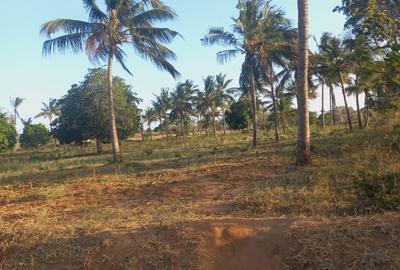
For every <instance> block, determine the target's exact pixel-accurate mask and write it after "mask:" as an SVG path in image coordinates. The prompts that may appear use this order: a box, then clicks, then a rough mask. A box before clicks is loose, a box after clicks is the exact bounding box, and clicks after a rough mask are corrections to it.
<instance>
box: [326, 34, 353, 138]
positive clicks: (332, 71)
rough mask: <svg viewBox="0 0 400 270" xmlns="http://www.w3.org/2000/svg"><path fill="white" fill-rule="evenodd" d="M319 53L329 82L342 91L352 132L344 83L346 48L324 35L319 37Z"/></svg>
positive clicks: (336, 39) (350, 127)
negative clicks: (324, 62)
mask: <svg viewBox="0 0 400 270" xmlns="http://www.w3.org/2000/svg"><path fill="white" fill-rule="evenodd" d="M320 51H321V53H322V54H323V55H324V59H325V61H326V64H325V66H326V72H327V73H328V74H329V77H330V79H331V81H332V82H333V83H334V84H338V85H339V86H340V87H341V89H342V94H343V100H344V103H345V107H346V114H347V122H348V125H349V129H350V131H352V130H353V123H352V121H351V116H350V110H349V106H348V102H347V94H346V86H345V84H346V82H348V80H349V76H348V73H349V70H350V68H349V66H350V65H349V64H348V62H347V59H348V55H349V51H348V48H346V46H345V44H344V43H343V42H342V41H341V40H340V39H339V38H337V37H334V36H332V35H331V34H329V33H324V34H323V35H322V37H321V44H320ZM332 92H333V91H332Z"/></svg>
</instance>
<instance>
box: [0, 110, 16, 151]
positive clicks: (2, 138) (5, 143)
mask: <svg viewBox="0 0 400 270" xmlns="http://www.w3.org/2000/svg"><path fill="white" fill-rule="evenodd" d="M16 143H17V132H16V131H15V128H14V126H13V124H12V123H10V122H9V121H8V120H7V119H6V118H5V117H4V118H3V117H1V118H0V152H5V151H9V150H11V149H13V148H14V146H15V144H16Z"/></svg>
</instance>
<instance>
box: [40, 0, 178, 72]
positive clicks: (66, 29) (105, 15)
mask: <svg viewBox="0 0 400 270" xmlns="http://www.w3.org/2000/svg"><path fill="white" fill-rule="evenodd" d="M104 2H105V7H106V10H105V11H103V10H101V9H100V7H99V6H98V4H97V1H96V0H83V5H84V7H85V9H86V10H87V12H88V14H89V19H88V21H87V22H86V21H80V20H70V19H57V20H53V21H49V22H47V23H45V24H44V25H43V26H42V28H41V33H43V34H45V35H46V36H47V37H48V38H49V40H47V41H45V42H44V44H43V54H44V55H45V56H47V55H49V54H52V53H54V52H55V51H59V52H61V53H65V52H66V51H67V50H70V51H72V52H73V53H79V52H82V51H84V50H85V51H86V53H87V55H88V56H89V59H90V60H91V61H93V62H94V63H99V62H101V61H106V60H107V59H108V57H109V56H110V55H111V56H112V57H113V58H115V59H116V61H117V62H118V63H120V64H121V65H122V67H123V68H124V69H125V70H126V71H127V72H129V73H130V74H132V73H131V72H130V71H129V69H128V68H127V66H126V64H125V57H126V54H125V52H124V50H123V48H122V46H123V45H124V44H131V45H132V46H133V48H134V50H135V51H136V53H137V54H138V55H140V56H141V57H143V58H144V59H146V60H150V61H151V62H152V63H154V64H155V65H156V66H157V67H158V68H159V69H161V70H165V71H168V72H169V73H170V74H171V75H172V76H173V77H174V78H176V77H178V76H179V72H178V71H177V70H176V69H175V68H174V66H173V65H172V64H171V63H170V62H169V61H170V60H174V59H175V58H176V55H175V54H174V53H173V52H172V51H171V50H170V49H168V48H167V47H166V46H165V44H169V43H171V42H172V41H173V39H174V38H175V37H176V36H179V34H178V33H177V32H176V31H173V30H171V29H169V28H161V27H157V26H155V24H156V23H159V22H164V21H168V20H173V19H174V18H175V17H176V14H175V12H174V11H173V10H172V9H171V8H170V7H168V6H166V5H165V4H164V3H163V2H162V1H160V0H105V1H104ZM58 32H62V33H63V35H60V36H57V37H54V34H56V33H58Z"/></svg>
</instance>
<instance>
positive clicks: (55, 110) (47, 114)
mask: <svg viewBox="0 0 400 270" xmlns="http://www.w3.org/2000/svg"><path fill="white" fill-rule="evenodd" d="M58 115H60V108H59V106H58V104H57V100H56V99H52V98H50V99H49V103H45V102H42V108H41V112H40V113H38V114H37V115H36V116H35V118H39V117H43V118H45V119H46V118H47V119H48V120H49V124H50V125H51V123H52V122H53V119H54V117H55V116H58Z"/></svg>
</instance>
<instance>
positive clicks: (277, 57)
mask: <svg viewBox="0 0 400 270" xmlns="http://www.w3.org/2000/svg"><path fill="white" fill-rule="evenodd" d="M264 13H265V15H264V17H265V18H264V20H262V24H261V31H260V32H259V36H258V40H259V44H260V46H259V48H258V55H259V56H260V60H261V65H262V72H263V76H264V80H265V83H266V84H267V85H268V86H269V91H270V98H271V100H272V111H273V115H274V125H275V139H276V140H277V141H278V140H279V118H280V117H279V109H278V107H279V106H278V103H279V101H278V100H277V93H276V86H275V84H277V83H279V76H278V74H276V72H275V70H274V69H275V68H276V67H279V68H281V69H284V70H287V71H289V73H291V72H292V71H293V72H294V71H295V68H293V69H292V68H291V67H290V66H291V65H292V64H293V62H295V59H294V58H295V57H296V37H297V30H296V29H294V28H293V27H292V25H291V22H290V20H289V19H287V18H286V17H285V13H284V12H283V11H282V10H280V9H277V8H274V7H272V6H270V5H267V6H266V9H265V11H264ZM293 67H294V65H293Z"/></svg>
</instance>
